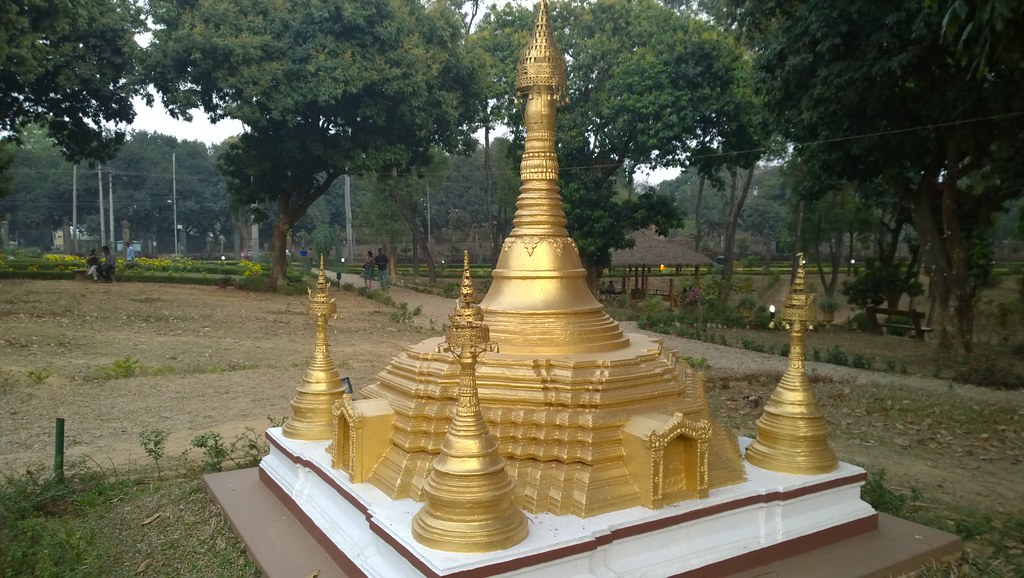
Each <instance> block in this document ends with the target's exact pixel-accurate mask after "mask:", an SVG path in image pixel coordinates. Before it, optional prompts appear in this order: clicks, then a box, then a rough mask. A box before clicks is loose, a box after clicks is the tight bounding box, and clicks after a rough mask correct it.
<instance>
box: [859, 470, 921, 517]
mask: <svg viewBox="0 0 1024 578" xmlns="http://www.w3.org/2000/svg"><path fill="white" fill-rule="evenodd" d="M886 476H887V474H886V472H885V470H884V469H880V470H878V471H877V472H873V473H872V474H871V475H869V476H868V481H866V482H864V486H863V487H861V489H860V497H861V499H863V500H864V501H865V502H867V503H869V504H871V507H872V508H874V509H876V510H878V511H879V512H882V513H885V514H891V515H893V516H899V517H901V518H907V517H909V516H911V515H912V514H914V513H915V512H916V511H917V503H919V502H920V501H921V497H922V494H921V490H920V489H918V488H910V490H909V491H899V490H894V489H892V488H890V487H889V486H887V485H886Z"/></svg>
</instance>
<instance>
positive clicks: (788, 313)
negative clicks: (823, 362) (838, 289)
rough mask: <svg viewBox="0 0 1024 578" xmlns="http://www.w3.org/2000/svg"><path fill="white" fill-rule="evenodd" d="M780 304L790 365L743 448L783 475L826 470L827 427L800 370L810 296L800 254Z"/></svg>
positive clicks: (831, 463)
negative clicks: (785, 295) (786, 332)
mask: <svg viewBox="0 0 1024 578" xmlns="http://www.w3.org/2000/svg"><path fill="white" fill-rule="evenodd" d="M797 260H798V262H799V263H798V265H797V273H796V278H795V279H794V280H793V286H792V287H791V288H790V291H789V295H788V296H787V298H786V305H785V307H783V308H782V314H781V316H780V317H781V319H782V320H781V325H782V327H783V328H784V329H786V330H787V331H788V332H789V364H788V367H787V368H786V372H785V373H783V374H782V379H781V380H779V384H778V386H777V387H776V388H775V391H774V392H773V393H772V396H771V398H770V399H769V400H768V403H766V404H765V406H764V411H763V412H762V414H761V417H760V418H758V420H757V439H756V440H754V441H753V442H752V443H751V444H750V446H749V447H748V448H747V455H746V458H747V461H749V462H750V463H751V464H753V465H755V466H757V467H759V468H764V469H766V470H773V471H777V472H783V473H787V474H824V473H828V472H831V471H833V470H835V469H836V468H837V467H839V460H838V459H837V458H836V454H835V452H833V451H832V448H831V447H829V445H828V437H829V430H828V424H827V423H826V422H825V417H824V416H823V414H822V413H821V409H820V408H819V407H818V400H817V397H815V395H814V388H813V387H811V383H810V382H809V381H808V380H807V374H806V373H805V372H804V335H805V334H806V333H807V331H809V330H811V329H812V324H813V323H814V308H813V307H812V306H811V304H812V302H813V301H814V295H810V294H808V293H807V292H806V291H805V289H804V277H805V275H804V260H803V253H801V254H799V255H798V256H797Z"/></svg>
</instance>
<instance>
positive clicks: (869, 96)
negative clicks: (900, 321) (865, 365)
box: [729, 0, 1024, 353]
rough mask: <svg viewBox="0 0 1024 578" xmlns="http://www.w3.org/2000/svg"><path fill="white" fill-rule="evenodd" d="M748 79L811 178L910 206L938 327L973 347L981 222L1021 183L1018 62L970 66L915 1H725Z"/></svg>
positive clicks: (983, 251)
mask: <svg viewBox="0 0 1024 578" xmlns="http://www.w3.org/2000/svg"><path fill="white" fill-rule="evenodd" d="M729 4H730V5H731V7H732V8H733V9H734V12H733V14H734V16H735V18H736V19H737V22H738V23H739V24H740V26H741V27H742V28H743V30H744V32H745V34H746V35H747V36H746V37H747V38H749V39H750V40H751V41H752V44H753V48H754V53H755V54H756V64H755V68H756V71H757V74H758V83H757V84H758V85H759V86H761V87H762V88H763V91H764V97H765V101H766V105H767V107H768V109H769V111H770V113H771V115H772V117H773V119H774V122H775V125H776V127H777V129H778V130H780V131H782V132H783V133H784V134H785V136H786V137H787V138H788V139H789V140H790V141H791V142H794V143H796V144H795V145H794V148H793V153H794V156H795V157H796V158H798V159H799V160H800V162H801V163H802V164H803V165H804V166H805V167H806V168H807V171H808V178H809V179H811V180H814V181H816V182H818V183H821V186H822V188H825V189H827V188H831V187H833V186H834V185H835V183H837V182H840V181H844V180H845V181H850V182H858V183H863V184H869V185H871V186H873V187H877V188H878V189H879V190H882V191H884V193H885V194H886V195H887V196H889V197H892V198H894V199H897V200H899V201H900V202H902V203H904V204H905V205H906V206H907V207H908V208H909V210H910V216H911V219H912V224H913V226H914V229H916V231H917V235H918V238H919V242H920V247H921V251H922V256H923V259H924V262H925V266H926V268H929V269H930V270H931V272H932V281H933V289H934V293H933V297H934V298H935V299H936V302H937V309H938V311H937V312H938V314H939V319H938V321H939V323H938V325H939V329H940V331H939V335H940V338H942V340H943V341H949V340H952V341H953V343H955V344H956V345H957V346H959V348H960V349H961V350H962V351H963V352H965V353H970V352H971V350H972V344H973V336H974V309H973V307H974V301H975V297H976V295H977V293H978V291H979V290H980V288H981V285H980V283H979V282H978V281H979V280H980V279H983V278H984V273H985V271H986V268H987V267H988V262H989V257H988V253H989V248H988V246H987V240H986V231H987V230H988V228H989V227H990V226H991V223H992V221H993V218H994V215H995V214H996V213H998V212H999V211H1001V210H1002V209H1003V207H1004V206H1005V203H1006V202H1007V201H1009V200H1010V199H1013V198H1015V197H1019V196H1020V195H1021V191H1022V190H1024V185H1022V183H1024V167H1021V164H1020V162H1019V160H1017V161H1014V160H1012V159H1015V158H1016V159H1019V158H1020V156H1021V154H1022V152H1024V141H1022V139H1021V138H1020V135H1021V134H1022V132H1024V117H1022V116H1020V114H1019V112H1020V111H1021V110H1024V94H1022V92H1021V91H1020V90H1019V87H1020V86H1021V85H1022V84H1024V67H1020V66H1017V67H1008V66H1003V67H1001V68H1000V69H999V71H998V73H994V74H988V75H985V76H983V77H979V76H977V75H972V74H970V71H969V68H968V67H967V66H965V65H964V64H962V63H960V61H958V60H957V59H956V58H955V55H954V54H952V53H951V51H950V49H949V48H948V47H947V46H946V45H944V44H942V43H941V41H940V36H941V29H942V18H943V15H942V13H940V12H939V11H938V10H934V9H928V8H926V7H924V6H923V3H922V2H920V0H900V1H899V2H895V3H893V2H883V1H881V0H858V1H856V2H847V3H842V4H839V5H837V4H835V3H832V2H826V1H824V0H806V1H801V2H785V3H783V2H755V1H752V0H751V1H746V0H733V1H731V2H729Z"/></svg>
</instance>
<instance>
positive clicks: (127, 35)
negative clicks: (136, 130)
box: [0, 0, 144, 162]
mask: <svg viewBox="0 0 1024 578" xmlns="http://www.w3.org/2000/svg"><path fill="white" fill-rule="evenodd" d="M143 28H144V27H143V21H142V18H141V14H140V11H139V8H138V5H137V3H136V2H133V1H131V0H75V1H74V2H61V1H57V0H36V1H33V2H9V3H5V4H4V6H3V7H2V8H0V37H2V38H3V39H4V40H3V42H2V43H0V132H2V133H3V134H6V135H10V136H11V138H13V139H14V140H15V141H17V140H18V138H19V135H20V134H21V131H22V129H23V128H24V127H25V126H27V125H28V124H31V123H38V124H40V125H42V126H44V127H46V130H47V132H48V133H49V134H50V136H51V137H52V138H53V139H54V141H55V142H56V143H57V146H58V147H59V149H60V151H61V153H62V154H63V155H64V157H65V158H66V159H68V160H69V161H72V162H79V161H83V160H100V161H103V160H106V159H108V158H110V157H111V156H112V155H113V153H114V151H115V150H116V148H117V146H118V145H120V144H121V143H122V142H123V141H124V138H125V129H124V128H123V127H124V126H126V125H127V124H129V123H131V121H132V120H133V119H134V118H135V110H134V108H133V107H132V103H131V99H132V97H133V96H135V95H136V94H139V93H140V92H141V90H142V85H141V83H139V79H138V77H137V75H136V60H137V55H138V50H139V47H138V45H137V43H136V42H135V34H137V33H139V32H141V31H142V30H143ZM110 125H113V127H111V126H110ZM118 127H121V128H118ZM0 146H2V143H0Z"/></svg>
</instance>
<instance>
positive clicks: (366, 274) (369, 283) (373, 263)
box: [363, 247, 390, 289]
mask: <svg viewBox="0 0 1024 578" xmlns="http://www.w3.org/2000/svg"><path fill="white" fill-rule="evenodd" d="M389 262H390V260H389V259H388V256H387V254H386V253H384V249H382V248H380V247H378V248H377V256H376V257H375V256H374V255H373V251H367V252H366V258H365V259H363V283H364V284H365V286H366V288H367V289H373V270H374V268H376V269H377V273H378V279H379V280H380V286H381V288H382V289H383V288H387V286H388V263H389Z"/></svg>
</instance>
